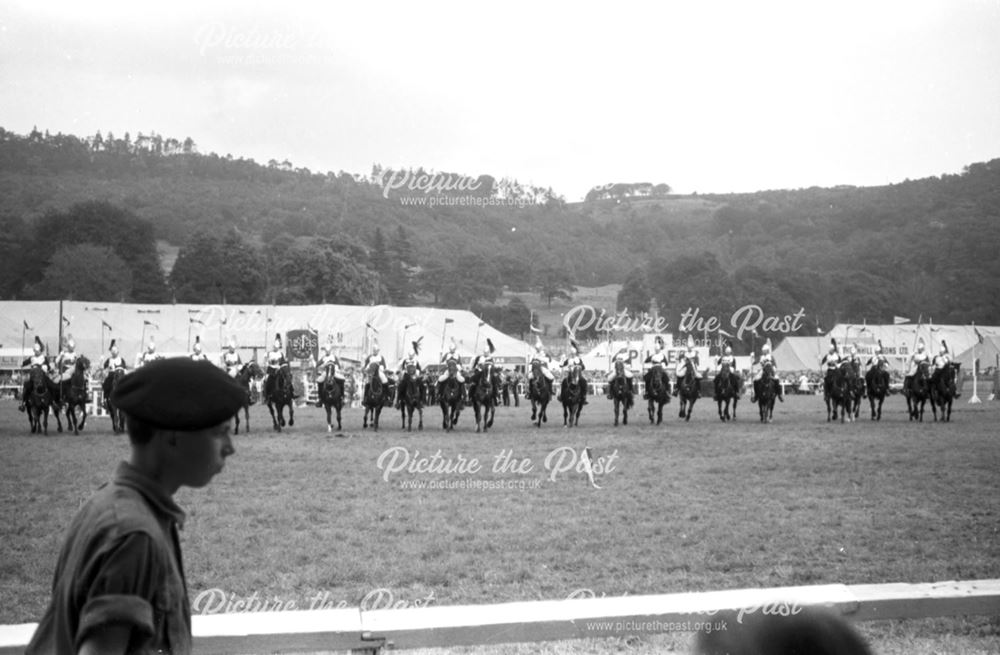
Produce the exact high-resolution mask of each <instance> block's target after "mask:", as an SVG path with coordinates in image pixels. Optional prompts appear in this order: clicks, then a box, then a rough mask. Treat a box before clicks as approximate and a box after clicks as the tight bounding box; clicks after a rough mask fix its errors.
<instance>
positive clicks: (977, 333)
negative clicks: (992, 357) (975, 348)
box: [972, 326, 985, 343]
mask: <svg viewBox="0 0 1000 655" xmlns="http://www.w3.org/2000/svg"><path fill="white" fill-rule="evenodd" d="M972 331H973V332H975V333H976V338H977V339H979V343H983V342H984V341H985V339H983V333H982V332H980V331H979V329H978V328H977V327H976V326H972Z"/></svg>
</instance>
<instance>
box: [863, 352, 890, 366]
mask: <svg viewBox="0 0 1000 655" xmlns="http://www.w3.org/2000/svg"><path fill="white" fill-rule="evenodd" d="M879 364H884V365H886V366H888V364H889V358H888V357H886V356H885V355H884V354H883V353H875V354H874V355H872V357H871V359H869V360H868V364H867V366H868V368H869V369H871V368H874V367H876V366H878V365H879Z"/></svg>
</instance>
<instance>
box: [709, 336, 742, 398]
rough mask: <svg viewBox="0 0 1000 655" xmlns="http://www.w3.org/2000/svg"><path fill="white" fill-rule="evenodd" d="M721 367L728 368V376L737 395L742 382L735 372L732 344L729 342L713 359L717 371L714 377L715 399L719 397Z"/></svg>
mask: <svg viewBox="0 0 1000 655" xmlns="http://www.w3.org/2000/svg"><path fill="white" fill-rule="evenodd" d="M723 367H728V368H729V376H730V377H731V378H732V380H733V386H734V387H735V388H736V393H737V394H738V393H739V392H740V387H741V386H742V383H743V380H741V379H740V374H739V373H737V372H736V356H735V355H733V343H732V342H731V341H727V342H726V348H725V350H723V351H722V354H721V355H719V356H718V357H716V358H715V368H716V370H717V371H718V374H716V376H715V395H716V397H718V396H719V386H720V385H721V384H722V379H721V378H720V375H721V373H722V369H723Z"/></svg>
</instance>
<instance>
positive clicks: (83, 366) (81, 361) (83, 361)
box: [74, 355, 90, 373]
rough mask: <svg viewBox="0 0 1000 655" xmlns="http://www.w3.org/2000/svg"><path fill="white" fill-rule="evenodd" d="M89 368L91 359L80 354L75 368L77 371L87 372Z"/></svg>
mask: <svg viewBox="0 0 1000 655" xmlns="http://www.w3.org/2000/svg"><path fill="white" fill-rule="evenodd" d="M89 368H90V360H89V359H87V358H86V357H85V356H84V355H80V356H79V357H77V358H76V365H75V367H74V370H75V371H76V372H77V373H86V372H87V369H89Z"/></svg>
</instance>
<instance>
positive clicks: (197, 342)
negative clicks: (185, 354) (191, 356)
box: [194, 336, 201, 353]
mask: <svg viewBox="0 0 1000 655" xmlns="http://www.w3.org/2000/svg"><path fill="white" fill-rule="evenodd" d="M194 351H195V352H196V353H201V337H200V336H196V337H195V338H194Z"/></svg>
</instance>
